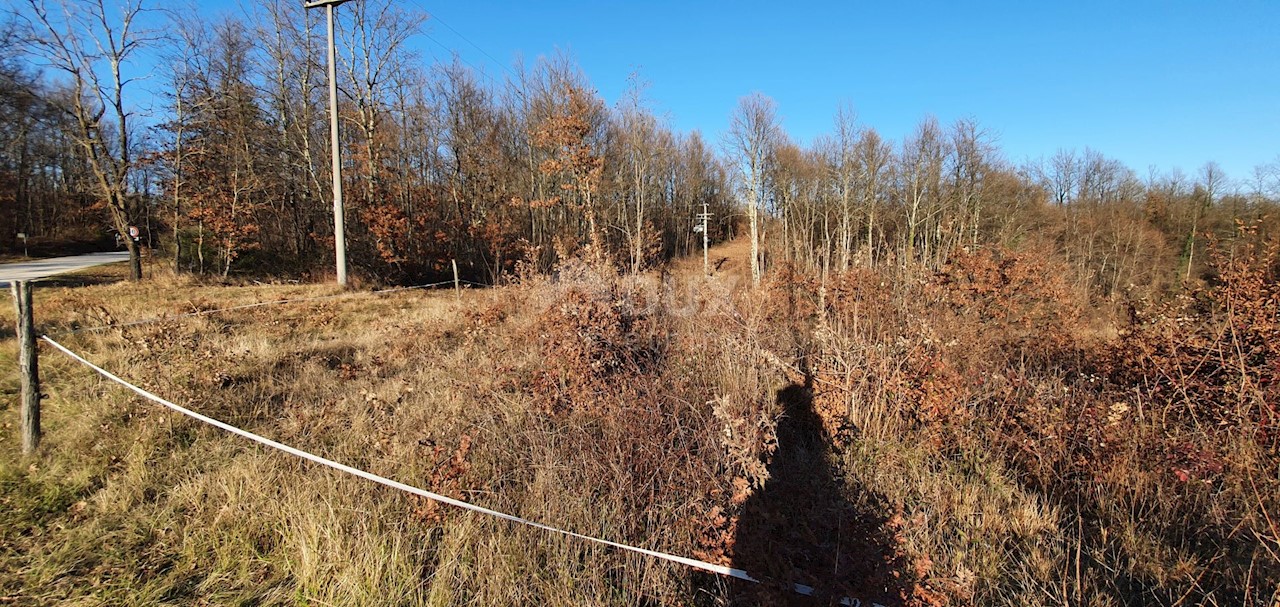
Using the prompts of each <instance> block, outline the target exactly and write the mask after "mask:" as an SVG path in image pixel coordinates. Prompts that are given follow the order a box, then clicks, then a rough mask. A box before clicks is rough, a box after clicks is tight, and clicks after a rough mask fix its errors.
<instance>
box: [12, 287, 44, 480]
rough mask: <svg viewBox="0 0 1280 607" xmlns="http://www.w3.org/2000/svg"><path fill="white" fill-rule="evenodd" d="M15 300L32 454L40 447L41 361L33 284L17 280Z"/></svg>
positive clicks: (23, 413)
mask: <svg viewBox="0 0 1280 607" xmlns="http://www.w3.org/2000/svg"><path fill="white" fill-rule="evenodd" d="M11 286H12V287H13V303H14V306H15V308H16V309H17V311H18V329H17V330H18V333H17V336H18V348H19V351H18V375H20V376H21V378H22V403H21V405H20V408H19V413H18V415H19V417H20V426H21V431H22V454H23V455H31V454H33V453H35V452H36V448H38V447H39V446H40V362H39V355H38V351H37V350H36V326H35V322H34V320H33V315H32V313H31V283H30V282H27V281H25V280H15V281H13V284H12V285H11Z"/></svg>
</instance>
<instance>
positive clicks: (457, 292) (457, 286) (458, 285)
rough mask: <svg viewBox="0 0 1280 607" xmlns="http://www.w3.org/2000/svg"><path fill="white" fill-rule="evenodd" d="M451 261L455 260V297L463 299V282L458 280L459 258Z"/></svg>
mask: <svg viewBox="0 0 1280 607" xmlns="http://www.w3.org/2000/svg"><path fill="white" fill-rule="evenodd" d="M449 261H451V262H453V298H454V299H462V283H460V282H458V260H456V259H450V260H449Z"/></svg>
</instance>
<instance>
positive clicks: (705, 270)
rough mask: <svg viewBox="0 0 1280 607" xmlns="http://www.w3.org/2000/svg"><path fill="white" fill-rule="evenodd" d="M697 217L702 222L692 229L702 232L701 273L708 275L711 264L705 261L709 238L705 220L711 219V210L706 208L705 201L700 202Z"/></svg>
mask: <svg viewBox="0 0 1280 607" xmlns="http://www.w3.org/2000/svg"><path fill="white" fill-rule="evenodd" d="M698 219H700V220H702V223H701V224H699V225H697V226H695V227H694V228H693V231H695V232H702V273H703V274H705V275H710V274H711V266H710V264H708V263H707V241H708V239H709V238H710V237H709V236H708V235H707V233H708V230H707V221H708V220H709V219H711V212H710V211H709V210H708V209H707V203H705V202H704V203H702V212H701V213H699V214H698Z"/></svg>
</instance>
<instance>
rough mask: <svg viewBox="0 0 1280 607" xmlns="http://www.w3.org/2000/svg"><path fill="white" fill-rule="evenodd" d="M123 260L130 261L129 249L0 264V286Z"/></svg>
mask: <svg viewBox="0 0 1280 607" xmlns="http://www.w3.org/2000/svg"><path fill="white" fill-rule="evenodd" d="M121 261H129V252H128V251H113V252H110V253H90V254H88V255H76V256H74V257H52V258H49V259H34V260H32V261H23V262H19V263H6V264H0V287H8V286H9V282H10V281H13V280H36V279H37V278H44V277H46V276H53V275H54V274H62V273H63V272H74V271H75V270H83V269H85V268H92V267H93V266H100V265H102V264H107V263H118V262H121Z"/></svg>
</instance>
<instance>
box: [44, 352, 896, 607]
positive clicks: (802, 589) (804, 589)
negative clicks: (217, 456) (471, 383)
mask: <svg viewBox="0 0 1280 607" xmlns="http://www.w3.org/2000/svg"><path fill="white" fill-rule="evenodd" d="M41 339H43V340H44V341H45V342H47V343H48V344H49V345H51V346H53V347H54V348H57V349H58V350H60V351H61V352H62V353H63V354H66V355H67V356H69V357H71V358H72V359H74V360H75V361H77V362H79V363H80V364H83V365H85V366H86V367H89V368H90V369H93V370H94V371H96V372H97V373H98V374H99V375H101V376H103V377H105V378H107V379H109V380H111V381H113V382H115V383H117V384H120V385H121V386H124V387H125V388H128V389H129V390H132V391H133V392H135V393H136V394H138V395H139V396H141V397H143V398H145V399H147V400H150V401H153V402H155V403H158V404H160V405H164V406H165V407H168V408H169V409H172V410H174V411H177V412H178V413H181V414H183V415H186V416H188V417H191V418H194V419H196V420H199V421H202V422H204V423H206V424H209V425H211V426H214V427H217V428H220V429H222V430H225V431H227V432H230V433H232V434H235V435H237V436H240V437H243V438H247V439H249V440H251V441H253V442H255V443H259V444H262V445H266V446H268V447H271V448H272V449H277V450H280V451H283V452H285V453H288V454H290V455H294V456H297V457H300V458H302V459H305V460H307V461H310V462H314V463H317V464H320V465H322V466H328V467H329V468H333V469H334V470H338V471H341V472H346V473H347V474H350V475H352V476H358V477H360V478H363V479H365V480H369V481H373V482H375V483H378V484H379V485H383V486H386V487H391V488H392V489H399V490H400V491H404V492H405V493H410V494H413V495H417V496H419V497H425V498H427V499H430V500H435V501H438V502H443V503H445V504H449V505H451V506H457V507H458V508H462V509H465V510H470V511H472V512H479V513H480V514H487V515H489V516H492V517H495V518H500V519H502V520H505V521H510V522H513V523H519V524H521V525H528V526H530V527H534V528H537V529H542V530H543V531H549V532H552V533H559V534H561V535H566V536H569V537H573V538H577V539H580V540H586V541H588V542H595V543H597V544H603V545H605V546H611V547H614V548H619V549H622V550H629V551H631V552H635V553H638V554H643V555H645V556H651V557H653V558H657V559H662V560H664V561H669V562H672V563H679V564H681V565H685V566H687V567H692V568H694V569H700V570H702V571H708V572H711V573H717V574H720V575H723V576H727V577H732V578H737V579H739V580H745V581H748V582H754V583H757V584H758V583H760V580H757V579H756V578H753V577H751V575H750V574H748V573H747V572H746V571H743V570H741V569H735V568H733V567H726V566H724V565H716V564H714V563H708V562H706V561H700V560H697V559H691V558H688V557H683V556H678V555H675V554H668V553H666V552H659V551H657V550H649V549H648V548H640V547H638V546H631V545H628V544H622V543H619V542H613V541H609V540H606V539H601V538H598V537H592V536H590V535H583V534H581V533H575V532H573V531H566V530H564V529H559V528H557V527H552V526H550V525H546V524H543V523H539V522H536V521H530V520H526V519H523V518H520V517H518V516H515V515H512V514H506V513H505V512H498V511H497V510H490V509H488V508H485V507H483V506H477V505H475V504H471V503H468V502H464V501H462V500H458V499H454V498H451V497H448V496H445V495H440V494H439V493H432V492H431V491H427V490H425V489H419V488H417V487H414V486H412V485H406V484H404V483H401V482H399V481H394V480H391V479H389V478H386V477H384V476H379V475H377V474H374V473H372V472H365V471H364V470H360V469H359V468H352V467H351V466H348V465H346V464H340V463H338V462H335V461H333V460H331V459H327V458H324V457H320V456H319V455H314V454H311V453H308V452H306V451H303V450H301V449H297V448H294V447H290V446H289V445H286V444H284V443H278V442H276V441H273V440H271V439H269V438H266V437H263V436H259V435H257V434H254V433H252V432H249V431H248V430H242V429H240V428H237V427H235V426H232V425H231V424H228V423H226V422H222V421H219V420H216V419H214V418H212V417H209V416H207V415H201V414H199V413H196V412H195V411H192V410H190V409H187V408H185V407H182V406H181V405H177V404H175V403H172V402H170V401H168V400H165V399H163V398H161V397H159V396H157V395H155V394H153V393H151V392H148V391H147V390H144V389H142V388H139V387H138V386H135V385H133V384H131V383H129V382H127V381H125V380H123V379H121V378H120V377H119V376H117V375H115V374H113V373H111V372H110V371H107V370H106V369H103V368H102V367H99V366H98V365H95V364H93V363H91V362H89V361H88V360H86V359H85V358H84V357H82V356H80V355H79V354H76V353H75V352H72V351H71V350H69V349H67V347H66V346H63V345H62V344H60V343H58V342H56V341H54V340H53V339H51V338H50V337H49V336H48V335H42V336H41ZM793 588H794V590H795V591H796V592H797V593H799V594H803V595H812V594H813V592H814V589H813V588H812V587H810V586H806V585H804V584H793ZM840 604H841V605H848V606H849V607H862V606H863V605H864V603H863V602H862V601H860V600H858V599H852V598H847V597H846V598H844V599H842V600H841V601H840ZM867 605H870V607H884V606H883V605H880V604H878V603H869V604H867Z"/></svg>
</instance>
